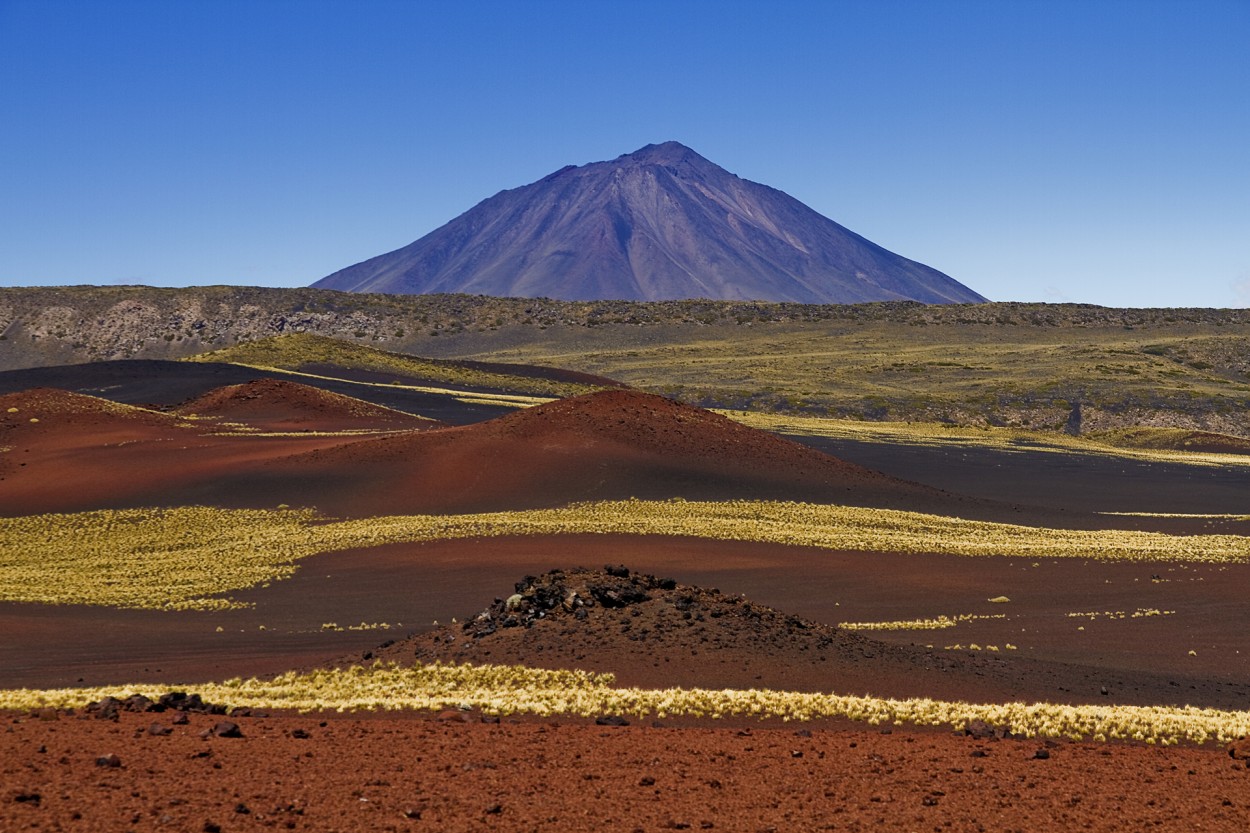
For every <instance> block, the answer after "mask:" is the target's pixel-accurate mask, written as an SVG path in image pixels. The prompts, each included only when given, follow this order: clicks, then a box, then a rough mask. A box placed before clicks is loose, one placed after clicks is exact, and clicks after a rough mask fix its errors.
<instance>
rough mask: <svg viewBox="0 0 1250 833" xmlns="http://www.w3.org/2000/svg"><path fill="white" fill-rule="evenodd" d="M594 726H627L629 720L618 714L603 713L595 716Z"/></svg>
mask: <svg viewBox="0 0 1250 833" xmlns="http://www.w3.org/2000/svg"><path fill="white" fill-rule="evenodd" d="M595 725H596V726H628V725H629V721H628V720H626V719H625V718H624V717H621V716H620V715H619V714H605V715H600V716H599V717H596V718H595Z"/></svg>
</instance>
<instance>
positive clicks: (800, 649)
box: [346, 564, 1244, 708]
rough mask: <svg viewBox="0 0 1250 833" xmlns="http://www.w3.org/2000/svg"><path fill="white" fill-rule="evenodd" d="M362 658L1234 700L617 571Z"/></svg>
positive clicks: (764, 681)
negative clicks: (879, 636)
mask: <svg viewBox="0 0 1250 833" xmlns="http://www.w3.org/2000/svg"><path fill="white" fill-rule="evenodd" d="M674 566H675V567H680V565H676V564H675V565H674ZM800 580H802V578H801V576H796V577H795V581H800ZM368 657H369V658H371V659H372V658H377V659H382V660H385V661H396V662H401V663H407V662H412V661H413V660H414V659H415V660H416V661H418V662H425V663H429V662H436V661H439V662H453V663H460V662H470V663H475V664H498V665H526V666H530V667H538V668H576V669H582V670H586V671H594V672H598V673H604V672H608V673H612V674H615V675H616V680H617V684H619V685H623V686H637V687H643V688H665V687H684V688H709V689H720V688H739V689H745V688H771V689H780V690H789V691H820V692H835V693H838V694H871V695H875V696H881V697H899V698H905V697H932V698H938V699H947V700H965V701H969V702H1007V701H1016V700H1025V701H1049V702H1061V703H1100V704H1104V705H1110V704H1113V703H1123V704H1131V705H1159V704H1167V703H1175V704H1178V705H1179V703H1177V699H1178V698H1180V697H1184V698H1186V701H1185V702H1194V703H1197V702H1202V703H1203V704H1204V705H1205V704H1208V703H1209V704H1211V705H1214V706H1216V707H1218V708H1230V707H1235V706H1232V705H1230V704H1232V703H1237V702H1243V701H1244V692H1243V693H1242V694H1241V695H1240V696H1238V695H1237V687H1236V686H1233V685H1225V684H1215V685H1210V686H1209V685H1205V684H1202V685H1194V686H1193V687H1190V686H1189V685H1188V684H1189V683H1190V681H1189V680H1188V679H1187V678H1181V677H1175V676H1168V675H1163V674H1155V673H1152V672H1144V671H1137V672H1129V671H1117V670H1111V669H1107V668H1101V667H1095V666H1086V665H1076V664H1069V663H1062V662H1052V661H1045V660H1037V659H1031V658H1028V657H1017V656H1003V655H1001V654H993V653H984V654H982V653H972V652H955V651H943V650H941V649H934V648H928V647H925V646H923V645H917V644H901V643H897V642H895V643H888V642H883V641H879V640H875V639H871V638H869V637H866V636H863V635H861V634H857V633H853V632H851V631H846V630H842V629H839V628H837V627H834V626H832V625H830V624H827V623H821V622H816V621H812V620H810V619H806V618H803V617H800V616H795V615H791V614H787V613H784V612H782V611H779V610H775V609H773V608H770V607H766V606H764V605H761V604H757V603H754V602H751V601H749V600H747V599H746V598H744V597H742V596H732V595H727V594H724V593H721V592H720V591H719V590H717V589H715V588H706V587H698V586H694V585H688V584H683V583H680V582H678V581H675V580H673V579H666V578H657V577H656V576H654V575H648V574H640V573H637V572H633V571H631V570H629V569H627V568H626V567H623V566H605V567H604V568H603V569H601V570H591V569H585V568H581V567H578V568H575V569H570V570H552V571H550V572H548V573H545V574H543V575H539V576H532V575H530V576H525V577H524V578H523V579H521V580H520V581H518V582H517V583H516V584H515V586H514V588H513V591H512V592H510V593H508V594H506V595H501V596H499V597H497V598H496V599H495V600H494V601H493V602H492V603H491V604H490V605H489V606H488V607H486V608H485V609H483V610H480V611H479V612H477V613H475V614H469V615H468V616H467V617H466V618H465V620H464V621H463V622H459V623H452V624H446V625H442V626H440V627H437V628H435V629H434V630H432V631H430V632H427V633H423V634H419V635H415V636H412V637H409V638H408V639H406V640H403V641H400V642H397V643H396V642H392V643H388V644H386V645H385V646H383V647H381V648H378V649H375V650H374V651H372V652H369V654H368ZM351 661H356V662H359V656H357V657H354V658H352V660H348V661H346V662H349V663H350V662H351ZM1178 680H1179V681H1182V682H1178ZM1194 682H1195V683H1196V682H1197V681H1194ZM1182 684H1184V685H1185V690H1184V691H1183V692H1182V691H1178V690H1177V687H1178V686H1180V685H1182ZM1108 687H1110V690H1111V691H1112V692H1114V694H1113V696H1109V694H1108ZM1199 689H1201V690H1199Z"/></svg>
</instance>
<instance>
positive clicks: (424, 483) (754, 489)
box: [272, 390, 937, 514]
mask: <svg viewBox="0 0 1250 833" xmlns="http://www.w3.org/2000/svg"><path fill="white" fill-rule="evenodd" d="M272 474H273V476H274V477H281V478H282V483H281V485H279V484H277V483H275V485H274V487H273V488H274V490H276V491H282V492H283V493H288V492H292V493H293V494H292V495H291V497H290V498H288V499H287V502H289V503H292V504H303V503H312V504H315V505H317V506H319V507H321V508H322V509H325V510H327V511H332V512H342V513H345V514H378V513H386V512H485V511H503V510H508V509H527V508H541V507H550V506H562V505H566V504H568V503H572V502H576V501H585V500H621V499H627V498H631V497H636V498H644V499H664V498H671V497H684V498H688V499H698V500H727V499H739V498H740V499H770V500H808V501H816V502H819V501H834V500H836V501H841V502H849V503H859V504H861V505H891V506H912V505H917V504H916V501H918V500H929V499H933V498H934V496H935V495H936V494H937V493H936V492H934V491H933V490H930V489H927V488H925V487H921V486H917V485H915V484H912V483H907V482H905V481H901V480H896V479H893V478H890V477H886V476H885V475H882V474H878V473H876V472H872V471H869V470H868V469H864V468H861V467H859V466H856V465H853V464H851V463H846V462H843V461H841V460H838V459H836V458H834V457H830V456H829V455H827V454H824V453H822V452H819V451H815V450H813V449H810V448H807V447H805V446H802V445H800V444H798V443H794V442H791V441H789V440H784V439H781V438H779V437H776V436H773V435H771V434H768V433H766V432H763V431H758V430H756V429H753V428H747V427H745V426H742V425H739V424H737V423H734V422H732V421H731V420H728V419H725V418H723V417H721V416H718V415H716V414H713V413H711V412H709V411H705V410H703V409H701V408H695V407H692V406H689V405H682V404H680V403H677V402H673V401H671V400H668V399H665V398H664V397H661V396H655V395H653V394H645V393H639V392H637V391H629V390H613V391H602V392H599V393H593V394H588V395H585V396H578V397H573V398H570V399H564V400H559V401H556V402H552V403H548V404H546V405H540V406H537V407H534V408H527V409H525V410H523V411H518V412H515V413H512V414H509V415H507V416H504V417H500V418H498V419H494V420H491V421H489V422H484V423H479V424H477V425H471V426H465V427H461V428H454V429H446V430H441V431H430V432H423V433H420V434H417V433H408V434H402V435H397V436H391V437H382V438H378V439H372V440H366V441H361V442H356V443H352V444H350V445H344V446H342V447H339V448H334V449H327V450H321V451H317V452H313V453H310V454H307V455H304V456H301V457H298V458H292V459H291V460H289V461H285V462H283V463H282V464H281V465H280V466H278V465H275V466H274V467H273V468H272ZM345 477H350V479H351V481H352V484H353V485H352V487H351V488H350V489H347V488H343V482H344V478H345ZM326 481H333V482H335V483H336V484H338V486H337V488H336V489H335V490H334V491H333V492H331V490H329V489H326V488H321V487H320V486H319V485H318V484H321V483H323V482H326Z"/></svg>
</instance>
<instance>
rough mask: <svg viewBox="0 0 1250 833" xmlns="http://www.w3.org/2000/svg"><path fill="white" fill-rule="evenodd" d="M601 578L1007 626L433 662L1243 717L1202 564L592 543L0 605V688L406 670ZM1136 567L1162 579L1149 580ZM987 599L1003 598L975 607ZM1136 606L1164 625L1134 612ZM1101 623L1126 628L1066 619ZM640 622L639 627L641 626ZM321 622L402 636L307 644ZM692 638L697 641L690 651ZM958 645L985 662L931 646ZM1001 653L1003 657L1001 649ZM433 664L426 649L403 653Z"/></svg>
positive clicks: (576, 632) (487, 548)
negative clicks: (553, 574)
mask: <svg viewBox="0 0 1250 833" xmlns="http://www.w3.org/2000/svg"><path fill="white" fill-rule="evenodd" d="M605 563H612V564H617V563H624V564H628V565H630V566H631V567H633V568H634V569H636V570H638V571H642V572H648V573H652V574H656V575H661V576H671V577H673V578H674V579H675V580H678V581H680V582H681V583H682V584H691V585H698V586H699V587H702V588H705V589H708V588H717V589H718V590H719V591H720V593H722V594H724V595H725V596H738V595H740V594H746V597H747V598H748V599H749V600H750V601H752V602H753V603H754V604H756V605H760V606H763V607H768V608H772V609H774V610H777V611H781V612H782V614H781V615H782V621H783V623H784V620H785V618H786V617H789V616H791V615H795V616H799V617H802V618H803V619H805V620H808V621H810V622H814V623H820V624H821V625H824V626H828V625H835V624H837V623H838V622H840V621H883V620H895V619H904V618H908V619H909V618H921V617H925V618H931V617H935V616H937V615H939V614H945V615H948V616H953V615H957V614H963V613H973V614H981V615H993V614H998V613H1003V614H1005V615H1006V617H1007V618H1005V619H991V620H979V621H974V622H965V623H962V624H960V625H958V626H957V627H955V628H949V629H944V630H930V631H896V632H891V633H886V632H872V633H871V634H867V635H868V636H872V637H873V638H874V640H875V639H883V640H886V641H888V642H889V643H890V645H889V646H887V645H885V644H879V645H878V646H877V647H872V645H874V644H876V643H874V642H870V641H864V640H862V639H858V638H856V639H855V640H854V646H855V651H856V652H859V651H860V650H861V649H862V650H863V651H866V654H862V653H857V654H855V655H854V656H850V658H849V659H848V656H847V655H846V654H837V655H835V654H832V653H827V654H825V657H826V660H825V661H820V660H818V659H817V657H819V656H821V654H820V653H819V652H816V651H815V650H814V649H812V648H811V647H810V646H809V647H808V648H807V649H806V650H805V649H804V647H803V645H804V643H803V642H801V641H795V642H794V643H793V644H789V643H788V641H787V640H786V639H780V641H779V638H780V637H782V636H783V635H785V634H786V633H787V632H786V631H785V630H784V629H783V630H776V629H772V630H766V632H765V633H764V634H763V636H762V637H761V639H760V640H758V642H759V644H754V643H752V642H750V640H745V641H744V642H743V645H742V646H740V647H739V648H737V649H735V648H733V647H732V646H717V645H716V644H715V643H716V641H717V640H721V641H723V639H724V634H725V633H726V632H723V631H713V632H712V633H710V634H709V633H696V632H695V631H691V632H690V633H689V635H685V627H686V626H685V625H684V622H685V621H686V620H684V619H681V618H680V617H681V613H682V611H677V610H676V609H675V608H672V607H669V608H666V609H664V610H663V613H664V615H665V617H666V619H665V621H666V624H665V625H664V628H661V629H657V628H656V625H655V624H654V623H653V624H651V625H649V626H646V627H650V628H651V629H652V631H653V632H654V634H653V638H652V639H646V638H644V639H642V640H641V641H635V640H632V639H629V636H637V635H638V633H639V631H640V630H641V628H642V627H644V625H639V626H637V627H635V628H633V629H632V631H631V632H630V633H627V634H624V635H622V634H621V633H620V631H619V630H612V629H611V628H608V629H603V628H600V629H592V628H572V629H571V630H568V629H567V628H565V627H557V629H556V630H554V631H544V630H541V629H537V630H536V629H529V630H525V629H521V630H518V631H514V633H516V634H518V635H520V636H522V637H523V638H521V639H519V640H518V639H515V638H514V639H513V640H512V641H511V642H507V641H504V642H490V641H488V640H477V641H478V642H479V643H480V645H479V647H478V648H475V649H473V650H472V651H470V652H469V653H467V654H464V655H461V654H459V653H457V651H456V650H448V651H447V652H446V653H445V654H444V657H445V658H448V659H473V660H475V661H487V662H525V663H527V664H532V665H540V666H542V665H547V666H553V667H582V668H589V669H592V670H599V671H612V672H614V673H616V674H617V675H618V679H619V681H620V682H621V683H623V684H634V685H687V686H694V685H702V686H710V687H718V686H734V687H753V686H754V687H761V686H768V687H774V688H799V689H806V690H833V691H838V692H842V693H853V694H862V693H868V692H871V693H875V694H881V695H893V696H912V695H918V694H928V695H931V696H944V697H950V698H958V699H965V700H978V699H980V700H1005V699H1024V700H1045V701H1058V702H1123V703H1142V704H1145V703H1171V704H1186V703H1190V704H1196V705H1198V704H1200V705H1208V706H1213V707H1219V708H1243V707H1244V704H1245V703H1246V702H1247V699H1250V673H1248V672H1247V666H1246V663H1244V662H1243V661H1241V659H1240V658H1241V656H1243V655H1244V656H1250V637H1248V636H1247V634H1250V610H1248V609H1247V608H1246V606H1245V605H1244V604H1243V603H1242V599H1243V596H1244V593H1243V592H1242V589H1241V588H1244V587H1245V586H1246V581H1247V579H1250V565H1236V566H1230V567H1227V568H1224V569H1223V570H1221V569H1220V568H1219V567H1194V566H1189V567H1188V568H1185V567H1181V566H1176V567H1171V568H1169V567H1167V566H1161V565H1133V564H1105V563H1090V562H1080V561H1076V560H1072V561H1064V560H1047V561H1044V562H1038V566H1036V567H1034V566H1033V564H1032V563H1031V562H1030V563H1025V562H1022V561H1019V560H1015V559H999V558H984V559H973V558H960V557H953V556H937V555H883V554H862V553H843V552H828V551H821V550H813V549H808V548H802V547H784V546H778V545H763V544H749V543H742V542H712V541H703V540H698V539H688V538H638V537H626V536H598V535H573V536H560V537H514V538H499V539H471V540H462V541H446V542H433V543H425V544H404V545H392V546H387V547H380V548H375V549H371V550H357V551H350V552H345V553H337V554H328V555H321V556H315V557H312V558H309V559H306V560H304V561H303V562H301V564H302V566H301V569H300V570H299V572H298V573H297V574H296V576H295V577H294V578H292V579H289V580H286V581H281V582H276V583H274V584H273V585H272V586H271V587H269V588H266V589H256V590H251V591H246V592H243V593H236V594H234V596H235V598H238V599H240V600H244V601H254V602H255V603H256V607H255V608H254V609H251V610H237V611H221V612H153V611H116V610H110V609H106V608H87V607H63V608H58V607H51V606H40V605H17V604H5V605H0V632H4V633H5V634H6V635H8V636H9V638H7V639H6V640H4V641H3V642H0V668H3V669H4V671H3V673H2V674H0V686H4V687H12V686H30V687H48V686H60V685H69V684H74V683H76V682H78V681H79V678H82V682H83V684H92V685H96V684H122V683H125V682H144V681H148V682H176V681H183V682H195V681H198V680H206V679H220V678H224V677H228V676H235V675H237V674H266V673H278V672H281V671H284V670H287V669H290V668H292V667H307V666H310V665H314V664H316V663H317V662H318V661H319V660H320V659H321V658H324V657H328V656H334V655H346V654H350V655H351V656H353V657H355V658H356V659H357V660H359V661H364V660H365V653H366V652H370V656H369V659H372V658H374V657H383V656H385V657H387V658H391V659H398V660H402V661H405V662H408V661H412V660H413V659H416V658H417V654H416V653H415V648H414V647H396V646H391V647H390V649H389V650H387V651H378V650H377V646H379V645H380V644H381V643H383V642H384V641H387V640H392V639H402V638H403V637H404V636H406V635H408V634H410V633H412V634H414V635H419V634H427V636H424V637H421V636H418V639H426V640H428V639H429V638H430V637H429V636H428V634H429V633H430V632H432V631H434V630H435V628H434V625H433V622H434V621H435V620H438V621H439V622H441V623H443V625H444V626H445V625H447V624H449V623H450V622H451V619H452V617H456V618H457V619H458V620H459V623H461V624H462V623H464V622H466V621H468V620H470V619H471V618H472V617H473V616H475V615H477V614H478V613H480V612H481V611H482V610H483V609H485V608H487V607H488V606H490V605H491V603H492V600H493V599H495V598H506V597H507V596H508V595H510V594H511V593H512V592H514V586H513V582H515V581H516V580H517V579H519V578H520V577H522V576H524V575H540V574H542V573H544V572H546V571H548V570H550V569H552V568H556V567H559V568H573V567H576V566H577V565H587V564H605ZM1152 572H1156V573H1159V574H1160V575H1162V576H1164V577H1166V580H1164V581H1159V582H1153V581H1151V580H1150V575H1151V574H1152ZM1000 594H1001V595H1007V596H1008V597H1009V598H1011V599H1012V601H1011V602H1010V603H1007V604H992V603H989V602H988V601H987V599H989V598H993V597H995V596H998V595H1000ZM1145 607H1155V608H1158V609H1160V610H1175V611H1176V612H1175V613H1174V614H1170V615H1166V616H1157V617H1141V618H1131V613H1132V612H1133V611H1135V610H1137V609H1138V608H1145ZM1107 611H1110V612H1115V611H1125V612H1126V613H1127V614H1130V616H1128V617H1126V618H1123V619H1113V618H1109V617H1106V616H1099V617H1097V618H1095V619H1092V620H1091V619H1088V618H1079V619H1077V618H1070V617H1068V616H1067V614H1068V613H1070V612H1097V613H1103V612H1107ZM648 615H649V616H650V617H651V619H649V620H648V621H652V620H654V619H655V615H654V614H648ZM614 621H615V620H614ZM708 621H710V618H709V619H708V620H705V623H701V624H703V625H704V626H705V627H707V626H708V625H707V622H708ZM727 621H728V620H727ZM331 622H333V623H336V624H338V625H339V626H342V627H347V626H350V625H359V624H361V623H362V622H364V623H367V624H377V623H382V622H385V623H388V624H391V625H397V624H398V623H402V626H400V627H395V628H393V629H390V630H376V629H375V630H365V631H327V630H323V629H322V625H324V624H327V623H331ZM564 624H565V625H569V624H571V623H568V622H566V623H564ZM615 625H616V626H617V627H619V625H620V622H619V621H615ZM262 626H264V630H261V627H262ZM670 626H673V627H670ZM218 627H220V628H221V629H222V630H221V631H220V632H218V631H217V630H216V629H217V628H218ZM678 627H679V628H681V629H682V630H681V633H682V634H683V635H681V636H680V637H673V635H672V634H671V633H670V632H669V631H672V630H674V629H675V628H678ZM783 627H784V626H783ZM1082 627H1083V628H1084V630H1078V628H1082ZM665 629H667V630H665ZM566 630H568V632H565V631H566ZM447 633H451V634H453V635H459V637H460V644H466V643H467V642H473V641H474V640H472V639H466V638H465V637H464V636H463V635H461V634H460V631H459V625H457V626H455V627H453V629H452V630H451V631H448V632H447ZM444 635H446V634H444ZM705 636H706V637H708V638H709V640H710V642H708V643H704V642H702V641H700V640H701V638H702V637H705ZM660 637H663V638H662V639H661V638H660ZM613 640H615V641H613ZM972 642H976V643H978V644H980V645H982V646H985V645H997V646H999V647H1000V648H1001V649H1003V650H1001V651H1000V652H999V653H988V652H985V651H981V652H971V651H967V650H963V651H944V650H942V647H943V646H945V645H951V644H956V643H960V644H963V645H968V644H969V643H972ZM1008 642H1010V643H1013V644H1015V645H1017V646H1018V650H1016V651H1007V650H1006V649H1005V645H1006V644H1007V643H1008ZM913 643H914V644H913ZM422 644H425V643H422ZM926 644H932V645H934V646H935V647H934V648H933V649H927V648H925V647H923V646H924V645H926ZM1190 650H1195V653H1196V654H1197V655H1196V656H1190V655H1189V653H1188V652H1189V651H1190ZM487 651H489V653H486V652H487ZM691 651H697V652H698V653H697V654H692V653H691ZM1237 652H1241V653H1237ZM434 656H435V654H432V653H430V652H428V651H427V652H426V653H425V654H424V655H423V656H422V658H425V659H429V658H432V657H434ZM926 669H927V670H926ZM943 669H945V670H943ZM1104 687H1105V688H1107V689H1108V694H1107V695H1103V694H1102V693H1101V690H1102V688H1104Z"/></svg>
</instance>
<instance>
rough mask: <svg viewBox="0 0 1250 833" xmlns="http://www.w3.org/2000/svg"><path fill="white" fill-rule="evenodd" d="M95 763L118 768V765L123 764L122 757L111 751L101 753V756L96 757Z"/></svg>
mask: <svg viewBox="0 0 1250 833" xmlns="http://www.w3.org/2000/svg"><path fill="white" fill-rule="evenodd" d="M95 765H96V766H102V767H107V768H109V769H116V768H117V767H119V766H121V765H122V759H121V758H119V757H117V756H116V755H114V754H112V753H110V754H108V755H101V756H100V757H98V758H96V759H95Z"/></svg>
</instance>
